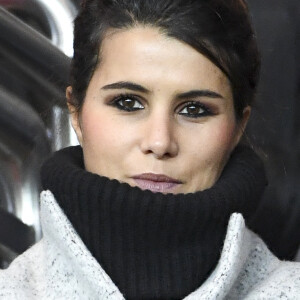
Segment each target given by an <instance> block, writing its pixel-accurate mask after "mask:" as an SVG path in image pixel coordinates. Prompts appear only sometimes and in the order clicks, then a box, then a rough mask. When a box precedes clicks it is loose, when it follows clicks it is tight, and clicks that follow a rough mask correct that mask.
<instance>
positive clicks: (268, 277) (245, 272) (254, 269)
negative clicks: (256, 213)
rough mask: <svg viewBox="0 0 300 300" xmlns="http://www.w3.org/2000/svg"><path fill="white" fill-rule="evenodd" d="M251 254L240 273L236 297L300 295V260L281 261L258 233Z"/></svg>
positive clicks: (255, 298)
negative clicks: (299, 261) (298, 261)
mask: <svg viewBox="0 0 300 300" xmlns="http://www.w3.org/2000/svg"><path fill="white" fill-rule="evenodd" d="M249 233H250V235H251V247H250V252H249V255H248V258H247V260H246V262H245V264H244V267H243V268H242V270H241V273H240V274H239V276H238V280H237V282H236V285H235V288H234V290H233V291H232V292H233V295H236V297H234V299H247V300H259V299H299V295H300V263H296V262H286V261H280V260H279V259H278V258H276V257H275V256H274V255H273V254H272V253H271V251H270V250H269V249H268V248H267V246H266V245H265V243H264V242H263V241H262V240H261V239H260V238H259V237H258V236H257V235H256V234H254V233H252V232H251V231H249Z"/></svg>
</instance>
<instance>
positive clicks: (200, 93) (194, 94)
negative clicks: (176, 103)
mask: <svg viewBox="0 0 300 300" xmlns="http://www.w3.org/2000/svg"><path fill="white" fill-rule="evenodd" d="M197 97H208V98H214V99H215V98H220V99H224V97H223V96H222V95H220V94H218V93H216V92H213V91H210V90H192V91H189V92H186V93H182V94H178V95H177V98H178V99H187V98H197Z"/></svg>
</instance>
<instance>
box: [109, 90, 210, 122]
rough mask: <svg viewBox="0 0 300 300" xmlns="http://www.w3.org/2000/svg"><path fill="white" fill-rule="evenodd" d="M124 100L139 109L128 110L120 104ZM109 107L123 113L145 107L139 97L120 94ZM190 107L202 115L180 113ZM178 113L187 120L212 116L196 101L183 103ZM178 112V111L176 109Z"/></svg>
mask: <svg viewBox="0 0 300 300" xmlns="http://www.w3.org/2000/svg"><path fill="white" fill-rule="evenodd" d="M126 99H130V100H133V101H134V102H138V103H139V105H140V106H141V107H132V108H128V107H126V106H124V105H122V104H120V102H121V101H125V100H126ZM109 105H111V106H113V107H116V108H117V109H119V110H123V111H127V112H134V111H138V110H143V109H144V108H145V107H144V105H143V104H142V103H141V100H140V98H139V97H137V96H135V95H131V94H121V95H119V96H117V97H115V98H114V99H113V100H112V101H111V102H110V104H109ZM189 106H190V107H191V106H194V107H196V108H197V109H201V110H203V112H202V113H200V114H195V115H193V114H188V113H183V112H180V111H182V110H184V109H187V108H188V107H189ZM180 107H181V108H180V111H179V112H178V114H179V115H182V116H185V117H187V118H193V119H196V118H201V117H205V116H210V115H213V113H212V112H211V110H210V109H209V108H208V107H207V106H206V105H204V104H202V103H200V102H198V101H189V102H185V103H183V104H181V105H180ZM176 110H178V109H176Z"/></svg>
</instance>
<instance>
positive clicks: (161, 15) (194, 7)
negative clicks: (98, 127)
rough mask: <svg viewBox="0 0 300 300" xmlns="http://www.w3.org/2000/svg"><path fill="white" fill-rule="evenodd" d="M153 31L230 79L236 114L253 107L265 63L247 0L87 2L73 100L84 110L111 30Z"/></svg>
mask: <svg viewBox="0 0 300 300" xmlns="http://www.w3.org/2000/svg"><path fill="white" fill-rule="evenodd" d="M136 26H151V27H155V28H158V29H159V30H160V31H161V32H162V33H163V34H165V35H167V36H170V37H173V38H175V39H177V40H180V41H183V42H185V43H186V44H188V45H190V46H191V47H193V48H194V49H196V50H197V51H198V52H200V53H201V54H203V55H205V56H206V57H207V58H208V59H210V60H211V61H212V62H213V63H214V64H215V65H216V66H217V67H219V68H220V69H221V70H222V71H223V72H224V73H225V75H226V76H227V77H228V79H229V80H230V83H231V87H232V93H233V100H234V107H235V113H236V116H237V118H238V119H239V118H240V117H241V116H242V113H243V109H244V108H245V107H246V106H247V105H250V106H251V105H252V103H253V100H254V96H255V91H256V87H257V82H258V74H259V66H260V59H259V53H258V49H257V44H256V39H255V35H254V33H253V29H252V26H251V22H250V18H249V13H248V8H247V5H246V4H245V2H244V1H243V0H86V1H84V2H83V3H82V9H81V11H80V13H79V15H78V17H77V18H76V20H75V29H74V58H73V61H72V68H71V85H72V87H73V94H72V101H73V104H74V105H75V107H76V108H77V109H78V110H80V108H81V107H82V104H83V101H84V98H85V94H86V90H87V87H88V85H89V82H90V80H91V78H92V76H93V73H94V71H95V69H96V67H97V65H98V64H99V62H100V61H101V57H99V53H100V51H99V50H100V47H101V44H102V41H103V39H104V38H105V34H106V33H107V31H108V30H109V29H124V28H128V29H129V28H133V27H136Z"/></svg>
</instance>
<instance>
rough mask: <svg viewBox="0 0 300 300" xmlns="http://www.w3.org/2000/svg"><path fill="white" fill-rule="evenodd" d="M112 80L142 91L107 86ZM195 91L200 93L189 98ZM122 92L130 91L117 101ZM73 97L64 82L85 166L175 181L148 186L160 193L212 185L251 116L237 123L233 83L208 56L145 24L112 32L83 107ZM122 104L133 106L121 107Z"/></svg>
mask: <svg viewBox="0 0 300 300" xmlns="http://www.w3.org/2000/svg"><path fill="white" fill-rule="evenodd" d="M117 82H130V83H134V84H135V85H139V86H141V87H143V88H144V89H145V91H143V90H141V89H139V90H137V89H136V88H135V87H132V86H129V85H128V84H123V86H121V87H120V86H118V87H116V86H112V84H115V83H117ZM146 90H147V91H146ZM195 90H197V91H198V94H196V95H191V94H190V95H186V93H189V92H190V91H195ZM199 91H200V92H199ZM124 94H130V95H133V96H126V97H125V98H121V100H120V95H124ZM201 94H204V95H201ZM71 97H72V89H71V87H69V88H68V89H67V98H68V103H69V104H68V105H69V109H70V111H71V112H72V124H73V127H74V129H75V131H76V134H77V137H78V140H79V142H80V144H81V145H82V148H83V154H84V163H85V168H86V170H88V171H90V172H93V173H96V174H99V175H102V176H106V177H109V178H111V179H117V180H119V181H121V182H126V183H128V184H130V185H131V186H140V187H141V188H144V187H143V186H141V185H139V183H138V182H137V180H135V179H134V178H132V177H134V176H135V175H139V174H144V173H151V174H163V175H165V176H168V177H171V178H173V179H176V180H177V181H178V182H177V184H174V186H172V187H171V188H170V187H169V188H161V189H158V190H155V188H154V189H151V190H153V191H154V192H155V191H160V192H163V193H175V194H176V193H190V192H196V191H202V190H205V189H207V188H210V187H211V186H212V185H213V184H214V183H215V182H216V181H217V179H218V178H219V176H220V174H221V172H222V170H223V168H224V166H225V164H226V162H227V161H228V158H229V156H230V153H231V152H232V150H233V149H234V148H235V146H236V145H237V144H238V142H239V140H240V138H241V136H242V132H243V129H244V127H245V126H246V123H247V120H248V117H249V114H250V108H249V107H247V108H246V109H245V110H244V116H243V119H242V120H241V121H239V122H237V121H236V118H235V114H234V106H233V97H232V90H231V86H230V82H229V80H228V79H227V77H226V76H225V75H224V73H222V71H221V70H220V69H219V68H218V67H216V66H215V65H214V64H213V63H212V62H211V61H210V60H208V59H207V58H206V57H204V56H203V55H202V54H200V53H199V52H197V51H196V50H194V49H193V48H192V47H190V46H189V45H187V44H185V43H183V42H181V41H178V40H176V39H174V38H170V37H167V36H166V35H164V34H162V33H161V32H160V31H159V30H158V29H156V28H149V27H136V28H133V29H126V30H118V31H111V32H109V33H108V34H107V36H106V37H105V39H104V41H103V44H102V48H101V63H100V64H99V66H98V67H97V69H96V70H95V72H94V75H93V77H92V79H91V81H90V84H89V86H88V89H87V92H86V97H85V100H84V104H83V106H82V109H81V110H80V112H76V110H75V108H74V107H73V106H72V105H71V104H70V102H71V101H70V100H71ZM118 97H119V98H118ZM116 99H117V100H116ZM126 99H127V100H126ZM191 101H193V103H192V104H191V103H190V102H191ZM194 102H195V103H196V104H195V103H194ZM113 103H118V105H119V106H116V105H115V106H113ZM124 106H126V107H134V108H136V109H137V110H134V111H126V110H122V109H120V107H121V108H123V107H124ZM195 116H197V117H195Z"/></svg>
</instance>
